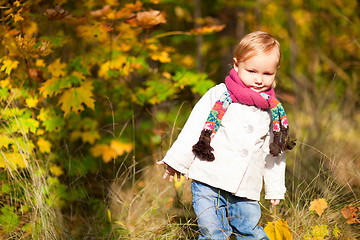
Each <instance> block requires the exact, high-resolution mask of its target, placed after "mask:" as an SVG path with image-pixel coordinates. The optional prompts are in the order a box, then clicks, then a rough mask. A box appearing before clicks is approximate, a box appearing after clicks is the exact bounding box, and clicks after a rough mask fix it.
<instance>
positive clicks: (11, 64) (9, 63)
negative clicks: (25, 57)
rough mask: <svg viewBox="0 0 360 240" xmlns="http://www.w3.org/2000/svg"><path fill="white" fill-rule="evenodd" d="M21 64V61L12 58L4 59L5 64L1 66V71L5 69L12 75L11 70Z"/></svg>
mask: <svg viewBox="0 0 360 240" xmlns="http://www.w3.org/2000/svg"><path fill="white" fill-rule="evenodd" d="M18 65H19V61H16V60H14V61H13V60H11V59H5V60H3V65H2V66H1V69H0V71H5V73H6V74H7V75H10V73H11V71H12V70H13V69H16V68H17V66H18Z"/></svg>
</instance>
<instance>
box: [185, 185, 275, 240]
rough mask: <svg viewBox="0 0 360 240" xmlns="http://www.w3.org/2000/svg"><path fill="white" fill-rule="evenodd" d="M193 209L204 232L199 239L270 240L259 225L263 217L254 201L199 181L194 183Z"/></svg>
mask: <svg viewBox="0 0 360 240" xmlns="http://www.w3.org/2000/svg"><path fill="white" fill-rule="evenodd" d="M191 191H192V194H193V208H194V210H195V213H196V216H197V223H198V226H199V230H200V235H199V239H228V238H229V237H230V235H231V234H232V233H234V235H235V236H236V238H237V239H256V240H269V238H268V237H267V236H266V233H265V232H264V230H263V228H262V227H260V226H258V225H257V224H258V222H259V220H260V217H261V210H260V206H259V203H258V202H257V201H254V200H249V199H246V198H240V197H236V196H235V195H233V194H231V193H229V192H226V191H223V190H221V189H217V188H213V187H211V186H208V185H206V184H203V183H201V182H198V181H193V182H192V183H191Z"/></svg>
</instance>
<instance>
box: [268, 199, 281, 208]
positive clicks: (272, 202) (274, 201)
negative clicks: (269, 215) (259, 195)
mask: <svg viewBox="0 0 360 240" xmlns="http://www.w3.org/2000/svg"><path fill="white" fill-rule="evenodd" d="M270 202H271V204H272V205H274V206H276V205H278V204H279V203H280V200H279V199H271V200H270Z"/></svg>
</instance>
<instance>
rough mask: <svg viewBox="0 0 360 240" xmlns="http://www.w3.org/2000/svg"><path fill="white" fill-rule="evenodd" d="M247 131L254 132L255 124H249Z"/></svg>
mask: <svg viewBox="0 0 360 240" xmlns="http://www.w3.org/2000/svg"><path fill="white" fill-rule="evenodd" d="M247 131H248V133H252V132H253V131H254V126H253V125H249V126H247Z"/></svg>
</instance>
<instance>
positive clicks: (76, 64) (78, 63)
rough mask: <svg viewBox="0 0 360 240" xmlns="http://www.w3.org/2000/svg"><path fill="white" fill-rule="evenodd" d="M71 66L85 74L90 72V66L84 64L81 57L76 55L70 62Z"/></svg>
mask: <svg viewBox="0 0 360 240" xmlns="http://www.w3.org/2000/svg"><path fill="white" fill-rule="evenodd" d="M68 67H70V68H74V69H75V71H77V72H81V73H83V74H85V75H87V74H89V73H90V72H89V68H88V67H87V66H86V65H85V64H84V62H83V61H82V59H81V57H76V58H74V59H72V60H70V64H69V65H68Z"/></svg>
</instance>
